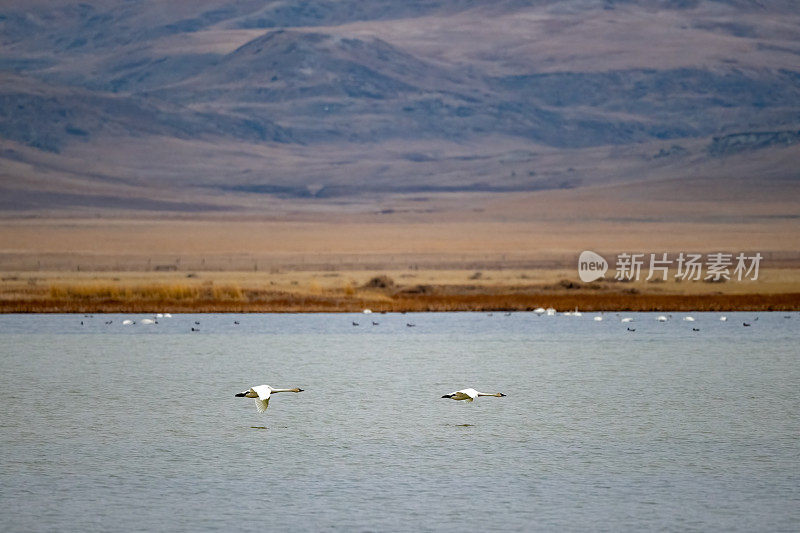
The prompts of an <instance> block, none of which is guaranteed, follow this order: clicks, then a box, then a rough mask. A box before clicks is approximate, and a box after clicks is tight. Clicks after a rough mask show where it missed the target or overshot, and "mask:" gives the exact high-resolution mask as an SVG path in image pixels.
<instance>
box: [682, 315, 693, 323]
mask: <svg viewBox="0 0 800 533" xmlns="http://www.w3.org/2000/svg"><path fill="white" fill-rule="evenodd" d="M683 320H684V321H686V322H694V317H693V316H685V317H683Z"/></svg>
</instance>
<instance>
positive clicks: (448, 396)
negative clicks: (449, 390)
mask: <svg viewBox="0 0 800 533" xmlns="http://www.w3.org/2000/svg"><path fill="white" fill-rule="evenodd" d="M452 397H453V395H452V394H445V395H444V396H442V398H452Z"/></svg>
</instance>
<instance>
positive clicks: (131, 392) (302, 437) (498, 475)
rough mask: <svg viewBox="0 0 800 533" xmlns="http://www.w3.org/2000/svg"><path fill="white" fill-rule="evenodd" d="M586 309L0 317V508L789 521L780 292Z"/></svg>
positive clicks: (258, 522) (190, 525) (796, 455)
mask: <svg viewBox="0 0 800 533" xmlns="http://www.w3.org/2000/svg"><path fill="white" fill-rule="evenodd" d="M594 316H596V315H595V314H584V315H583V316H580V317H573V316H552V317H548V316H542V317H538V316H536V315H534V314H529V313H514V314H511V315H508V316H507V315H505V314H504V313H494V314H492V315H488V314H486V313H465V314H446V313H445V314H407V315H400V314H388V315H379V314H372V315H353V314H351V315H344V314H342V315H302V314H301V315H276V314H273V315H175V316H173V317H172V318H161V319H158V324H151V325H143V324H142V323H141V320H142V319H144V318H148V317H147V316H145V315H137V316H122V315H94V316H92V317H88V316H83V315H28V316H22V315H5V316H0V385H1V386H0V405H2V410H1V411H0V413H1V414H0V439H1V442H2V469H1V470H0V496H1V497H0V518H2V525H0V529H1V530H3V531H47V530H53V531H107V530H112V529H118V530H123V531H129V530H148V531H164V530H169V531H202V530H233V529H234V528H237V529H238V528H242V529H244V528H246V529H248V530H258V529H279V530H287V529H289V528H292V529H294V530H300V531H324V530H341V531H351V530H354V531H378V530H403V531H408V530H445V529H453V528H462V529H467V528H469V529H472V530H490V529H494V530H497V529H506V530H518V531H522V530H525V531H530V530H542V531H554V530H608V531H618V530H628V531H634V530H651V531H652V530H658V529H661V530H671V531H685V530H717V531H734V530H738V531H754V530H769V531H796V530H798V528H800V443H799V442H800V441H799V439H800V379H798V378H800V364H799V363H800V314H796V313H792V314H787V313H759V314H757V315H756V314H753V313H731V314H728V321H727V322H720V321H719V315H717V314H710V313H709V314H705V313H699V314H695V315H694V317H695V318H696V321H695V322H686V321H683V320H682V318H683V316H684V315H674V316H672V317H671V319H670V321H668V322H665V323H659V322H657V321H656V315H654V314H621V315H619V316H617V315H615V314H606V315H604V320H603V321H602V322H596V321H594V320H593V317H594ZM627 316H630V317H632V318H634V321H633V322H630V323H621V322H620V319H621V318H622V317H627ZM787 317H788V318H787ZM126 318H129V319H132V320H134V321H136V323H135V324H132V325H130V326H123V325H122V321H123V319H126ZM149 318H152V317H149ZM108 321H111V322H112V323H111V324H106V322H108ZM81 322H83V324H81ZM195 322H199V324H195ZM235 322H239V323H238V324H236V323H235ZM353 322H357V323H359V325H358V326H354V325H353V324H352V323H353ZM373 322H378V323H379V324H378V325H373V324H372V323H373ZM743 322H747V323H750V324H751V326H750V327H743V326H742V323H743ZM407 324H414V325H415V326H414V327H409V326H408V325H407ZM191 328H195V329H197V330H199V331H194V332H193V331H191ZM628 328H630V329H635V331H628ZM693 328H697V329H699V331H693ZM261 383H266V384H269V385H272V386H273V387H295V386H297V387H302V388H303V389H305V392H302V393H299V394H293V393H281V394H276V395H274V396H273V398H272V400H271V402H270V407H269V409H268V410H267V412H266V413H264V414H262V415H260V414H258V413H257V412H256V409H255V406H254V405H253V400H250V399H243V398H235V397H234V393H236V392H239V391H241V390H243V389H245V388H247V387H249V386H251V385H257V384H261ZM468 386H471V387H474V388H476V389H479V390H485V391H488V392H496V391H499V392H504V393H505V394H507V396H506V397H505V398H480V399H479V400H478V401H476V402H474V403H473V404H465V403H464V402H456V401H452V400H448V399H442V398H441V396H442V395H443V394H447V393H449V392H452V391H454V390H456V389H460V388H464V387H468Z"/></svg>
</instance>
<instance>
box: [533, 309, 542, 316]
mask: <svg viewBox="0 0 800 533" xmlns="http://www.w3.org/2000/svg"><path fill="white" fill-rule="evenodd" d="M533 312H534V313H536V314H537V315H540V316H541V315H543V314H544V312H545V308H544V307H537V308H536V309H534V310H533Z"/></svg>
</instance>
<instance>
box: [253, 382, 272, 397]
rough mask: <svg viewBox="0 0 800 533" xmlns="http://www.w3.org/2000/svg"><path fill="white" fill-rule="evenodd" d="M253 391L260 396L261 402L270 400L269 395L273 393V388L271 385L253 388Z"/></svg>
mask: <svg viewBox="0 0 800 533" xmlns="http://www.w3.org/2000/svg"><path fill="white" fill-rule="evenodd" d="M252 390H253V392H255V393H256V394H258V399H259V400H269V395H270V394H271V393H272V387H270V386H269V385H258V386H256V387H253V389H252Z"/></svg>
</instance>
